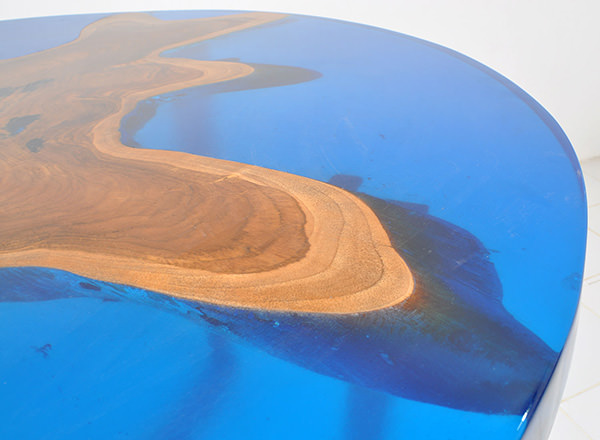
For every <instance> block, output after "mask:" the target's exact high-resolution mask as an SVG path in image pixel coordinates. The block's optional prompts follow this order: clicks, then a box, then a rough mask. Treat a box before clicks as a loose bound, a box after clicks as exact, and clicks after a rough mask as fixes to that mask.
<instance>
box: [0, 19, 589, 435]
mask: <svg viewBox="0 0 600 440" xmlns="http://www.w3.org/2000/svg"><path fill="white" fill-rule="evenodd" d="M0 37H1V38H2V40H3V41H10V44H7V45H3V46H2V47H0V170H1V173H0V176H1V177H0V188H1V191H0V206H2V210H1V211H2V212H1V213H0V343H1V344H2V346H3V350H2V354H1V355H0V378H1V379H2V381H1V384H0V385H1V386H2V393H1V394H0V410H1V411H0V414H2V416H0V420H2V421H3V422H5V423H0V433H1V436H2V437H3V438H47V439H54V438H56V439H58V438H60V439H67V438H77V439H80V438H88V439H94V438H115V439H116V438H126V437H127V438H140V439H141V438H143V439H147V438H181V439H183V438H189V439H201V438H202V439H203V438H219V439H239V438H260V439H271V438H273V439H275V438H287V439H293V438H298V439H305V438H315V439H317V438H318V439H320V438H323V439H325V438H327V439H338V438H340V439H341V438H356V439H365V438H378V439H379V438H381V439H387V438H390V439H391V438H404V437H406V438H461V439H468V438H473V439H480V438H487V439H496V438H498V439H500V438H502V439H517V438H521V436H522V435H523V433H524V432H525V429H526V427H527V425H528V423H529V421H530V420H531V417H532V415H533V414H534V413H535V410H536V408H537V406H538V404H539V402H540V399H542V398H543V396H544V393H545V391H546V388H547V385H548V382H549V380H550V379H551V377H552V373H553V371H554V369H555V367H556V365H557V362H558V360H559V355H560V353H561V351H563V349H564V347H565V343H566V341H567V337H568V335H569V332H570V330H571V327H572V324H573V320H574V316H575V311H576V307H577V303H578V299H579V291H580V287H581V277H582V271H583V261H584V252H585V230H586V227H585V226H586V203H585V191H584V187H583V180H582V176H581V171H580V169H579V165H578V162H577V159H576V156H575V154H574V152H573V150H572V148H571V145H570V143H569V141H568V139H567V138H566V136H565V135H564V133H563V132H562V130H561V129H560V127H559V126H558V125H557V123H556V122H555V121H554V120H553V119H552V117H551V116H550V115H549V114H548V113H547V112H546V111H545V110H544V109H543V108H542V107H541V106H540V105H539V104H538V103H537V102H535V101H534V100H533V99H532V98H531V97H530V96H528V95H527V94H526V93H525V92H523V91H522V90H521V89H519V88H518V87H517V86H516V85H514V84H513V83H511V82H510V81H509V80H507V79H506V78H504V77H502V76H501V75H500V74H498V73H496V72H494V71H492V70H490V69H488V68H487V67H485V66H483V65H481V64H479V63H477V62H476V61H473V60H471V59H469V58H467V57H465V56H463V55H460V54H458V53H456V52H453V51H451V50H449V49H446V48H443V47H440V46H437V45H435V44H432V43H429V42H426V41H422V40H419V39H416V38H413V37H409V36H406V35H401V34H397V33H392V32H388V31H384V30H381V29H377V28H371V27H366V26H361V25H356V24H350V23H345V22H339V21H333V20H325V19H321V18H315V17H306V16H294V15H284V14H274V13H258V12H231V11H193V12H192V11H188V12H160V13H149V14H148V13H132V14H121V15H82V16H68V17H51V18H40V19H29V20H16V21H7V22H0ZM550 423H551V420H550Z"/></svg>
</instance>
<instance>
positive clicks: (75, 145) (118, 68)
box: [0, 13, 414, 313]
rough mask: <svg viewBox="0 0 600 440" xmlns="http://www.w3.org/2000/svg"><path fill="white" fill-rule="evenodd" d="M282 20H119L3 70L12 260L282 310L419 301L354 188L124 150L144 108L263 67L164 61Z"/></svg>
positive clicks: (0, 240)
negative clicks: (124, 124) (124, 129)
mask: <svg viewBox="0 0 600 440" xmlns="http://www.w3.org/2000/svg"><path fill="white" fill-rule="evenodd" d="M282 17H283V16H281V15H278V14H266V13H247V14H238V15H228V16H224V17H216V18H207V19H197V20H185V21H171V22H169V21H162V20H159V19H156V18H153V17H151V16H149V15H145V14H125V15H120V16H111V17H108V18H104V19H101V20H99V21H97V22H95V23H93V24H91V25H89V26H87V27H86V28H85V29H84V30H83V31H82V33H81V35H80V36H79V38H77V39H76V40H74V41H73V42H71V43H68V44H64V45H62V46H59V47H56V48H53V49H49V50H45V51H42V52H38V53H34V54H30V55H27V56H23V57H20V58H15V59H10V60H3V61H0V207H1V209H0V266H2V267H11V266H41V267H52V268H57V269H63V270H67V271H70V272H73V273H77V274H80V275H83V276H87V277H91V278H95V279H99V280H104V281H109V282H114V283H122V284H127V285H133V286H136V287H141V288H145V289H149V290H153V291H157V292H162V293H166V294H169V295H173V296H178V297H182V298H189V299H196V300H201V301H208V302H213V303H218V304H225V305H231V306H237V307H251V308H262V309H268V310H289V311H302V312H320V313H354V312H359V311H368V310H376V309H381V308H385V307H389V306H391V305H394V304H398V303H399V302H401V301H403V300H404V299H406V298H407V297H408V296H409V295H410V294H411V293H412V290H413V286H414V281H413V277H412V275H411V273H410V271H409V269H408V267H407V265H406V264H405V262H404V260H403V259H402V258H401V257H400V256H399V255H398V253H397V252H396V251H395V250H394V249H393V248H392V246H391V244H390V240H389V238H388V236H387V234H386V232H385V231H384V229H383V227H382V226H381V224H380V222H379V220H378V218H377V216H376V215H375V214H374V213H373V211H372V210H371V209H370V208H369V207H367V205H366V204H365V203H364V202H362V201H361V200H360V199H359V198H357V197H356V196H354V195H353V194H351V193H349V192H347V191H344V190H342V189H339V188H337V187H334V186H331V185H328V184H325V183H321V182H318V181H314V180H311V179H307V178H304V177H300V176H295V175H292V174H288V173H283V172H279V171H273V170H269V169H264V168H259V167H254V166H250V165H246V164H240V163H235V162H229V161H224V160H217V159H211V158H206V157H200V156H194V155H191V154H187V153H180V152H174V151H158V150H145V149H137V148H130V147H126V146H124V145H123V144H122V143H121V142H120V133H119V124H120V121H121V119H122V118H123V116H124V115H126V114H127V113H128V112H130V111H131V110H132V109H133V108H134V106H135V105H136V103H137V102H139V101H140V100H143V99H146V98H149V97H151V96H155V95H157V94H161V93H166V92H170V91H174V90H179V89H183V88H187V87H192V86H200V85H205V84H211V83H216V82H221V81H228V80H233V79H238V78H242V77H244V76H247V75H251V74H252V73H253V71H254V68H253V67H252V66H251V65H248V64H244V63H240V62H234V61H196V60H189V59H176V58H162V57H160V56H159V54H160V53H161V52H163V51H164V50H166V49H169V48H173V47H177V46H181V45H183V44H189V43H192V42H195V41H202V40H205V39H210V38H215V37H218V36H220V35H224V34H227V33H230V32H236V31H242V30H244V29H247V28H251V27H253V26H259V25H263V24H266V23H269V22H272V21H275V20H279V19H281V18H282ZM232 130H235V127H232ZM282 148H285V146H282Z"/></svg>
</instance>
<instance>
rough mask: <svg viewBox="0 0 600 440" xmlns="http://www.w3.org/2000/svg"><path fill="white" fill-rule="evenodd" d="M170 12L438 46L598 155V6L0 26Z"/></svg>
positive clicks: (462, 6)
mask: <svg viewBox="0 0 600 440" xmlns="http://www.w3.org/2000/svg"><path fill="white" fill-rule="evenodd" d="M167 9H241V10H264V11H281V12H291V13H299V14H308V15H318V16H322V17H332V18H338V19H343V20H349V21H354V22H361V23H365V24H370V25H374V26H379V27H383V28H387V29H391V30H395V31H399V32H403V33H406V34H410V35H414V36H416V37H420V38H424V39H426V40H429V41H433V42H436V43H439V44H442V45H444V46H447V47H450V48H452V49H455V50H457V51H459V52H462V53H463V54H465V55H468V56H470V57H472V58H475V59H476V60H478V61H481V62H482V63H484V64H486V65H488V66H489V67H491V68H493V69H495V70H497V71H498V72H500V73H502V74H503V75H504V76H506V77H508V78H509V79H511V80H512V81H514V82H515V83H517V84H518V85H519V86H521V87H522V88H523V89H525V90H526V91H527V92H528V93H529V94H531V95H532V96H533V97H534V98H536V99H537V100H538V101H539V102H540V103H541V104H542V105H543V106H544V107H545V108H546V109H547V110H548V111H549V112H550V113H551V114H552V115H553V116H554V117H555V118H556V119H557V121H558V122H559V124H560V125H561V126H562V128H563V129H564V130H565V132H566V133H567V136H569V139H570V140H571V142H572V143H573V145H574V147H575V150H576V152H577V154H578V156H579V158H580V160H585V159H589V158H591V157H594V156H600V111H599V109H598V102H600V26H599V25H598V22H599V21H600V2H599V1H597V0H562V1H559V0H455V1H444V0H408V1H407V0H395V1H394V0H345V1H342V0H304V1H296V2H291V1H289V0H279V1H277V0H252V1H251V0H220V1H216V0H201V1H191V0H171V1H167V0H145V1H144V0H118V1H117V0H103V1H101V2H98V1H96V2H93V3H86V2H84V1H82V0H79V1H77V0H54V1H52V2H48V1H41V0H21V1H19V0H1V2H0V19H11V18H22V17H34V16H43V15H62V14H76V13H87V12H107V11H135V10H167ZM0 44H1V42H0Z"/></svg>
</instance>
